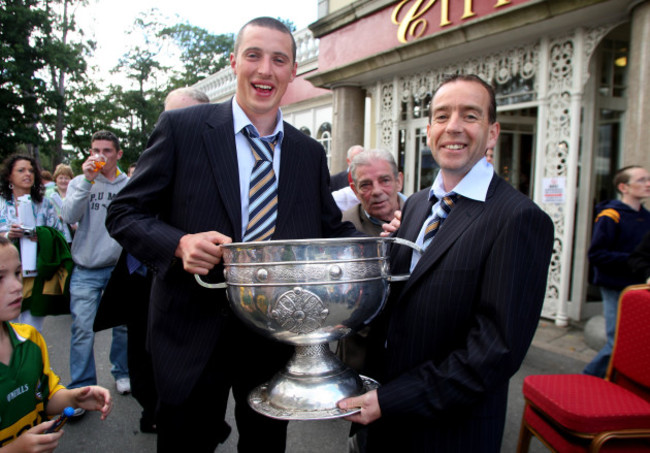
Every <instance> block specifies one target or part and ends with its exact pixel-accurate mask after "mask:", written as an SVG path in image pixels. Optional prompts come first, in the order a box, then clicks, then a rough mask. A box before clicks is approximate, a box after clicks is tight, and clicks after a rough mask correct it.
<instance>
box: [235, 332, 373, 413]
mask: <svg viewBox="0 0 650 453" xmlns="http://www.w3.org/2000/svg"><path fill="white" fill-rule="evenodd" d="M377 387H379V383H378V382H377V381H375V380H373V379H370V378H368V377H361V376H359V374H357V372H356V371H354V370H353V369H352V368H350V367H349V366H347V365H345V364H344V363H343V362H341V361H340V360H339V359H338V357H336V355H334V354H333V353H332V351H331V350H330V349H329V346H328V345H327V344H318V345H311V346H296V347H295V352H294V354H293V357H291V360H289V363H288V364H287V365H286V366H285V367H284V369H282V370H281V371H280V372H278V373H276V375H275V376H273V378H272V379H271V380H270V381H269V382H267V383H265V384H262V385H260V386H259V387H257V388H256V389H254V390H253V391H252V392H251V393H250V394H249V395H248V404H249V405H250V406H251V407H252V408H253V410H255V411H256V412H259V413H260V414H262V415H266V416H267V417H270V418H275V419H279V420H324V419H330V418H339V417H345V416H347V415H352V414H355V413H357V412H359V411H360V409H358V408H356V409H352V410H349V411H343V410H341V409H339V408H338V407H337V405H336V403H338V402H339V401H341V400H342V399H345V398H349V397H353V396H359V395H362V394H364V393H366V392H368V391H370V390H373V389H376V388H377Z"/></svg>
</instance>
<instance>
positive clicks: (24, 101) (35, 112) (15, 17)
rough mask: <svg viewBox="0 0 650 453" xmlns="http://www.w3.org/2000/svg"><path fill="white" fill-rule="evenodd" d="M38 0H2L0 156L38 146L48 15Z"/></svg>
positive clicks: (0, 23) (39, 141) (0, 15)
mask: <svg viewBox="0 0 650 453" xmlns="http://www.w3.org/2000/svg"><path fill="white" fill-rule="evenodd" d="M39 4H40V2H39V1H38V0H0V57H1V58H2V67H0V105H2V106H3V108H2V109H0V153H1V154H2V157H3V158H4V157H5V156H6V155H8V154H11V153H12V152H14V151H15V150H16V149H17V147H18V145H20V144H29V145H32V146H34V145H36V146H37V145H39V144H40V143H41V142H42V140H41V138H40V136H39V134H38V130H37V129H36V127H35V122H36V121H37V118H38V117H39V116H40V115H41V113H42V111H43V105H42V103H41V102H40V99H42V98H43V95H44V92H45V83H44V81H43V80H42V79H40V78H38V77H35V74H36V73H37V72H38V71H39V70H40V69H41V68H43V67H44V65H45V36H46V34H47V32H46V31H47V28H48V27H49V18H48V15H47V12H46V11H45V10H43V9H41V8H40V7H39Z"/></svg>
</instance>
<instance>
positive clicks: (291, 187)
mask: <svg viewBox="0 0 650 453" xmlns="http://www.w3.org/2000/svg"><path fill="white" fill-rule="evenodd" d="M295 134H296V132H295V131H293V130H291V128H290V127H288V125H287V123H286V122H285V123H284V138H283V139H282V148H281V156H280V178H279V180H278V217H277V220H276V224H275V231H276V233H277V232H281V231H282V229H283V228H284V226H285V224H286V223H287V222H288V220H289V219H290V218H291V216H292V215H299V213H292V212H291V206H294V203H295V202H294V197H295V196H296V194H297V192H298V190H300V186H301V182H303V181H302V179H301V172H300V168H301V158H302V155H301V153H300V152H298V150H297V149H296V145H295ZM279 237H281V235H279Z"/></svg>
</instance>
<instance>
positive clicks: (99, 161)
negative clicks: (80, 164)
mask: <svg viewBox="0 0 650 453" xmlns="http://www.w3.org/2000/svg"><path fill="white" fill-rule="evenodd" d="M94 157H95V169H94V170H93V171H94V172H95V173H97V172H98V171H100V170H101V169H102V167H103V166H104V165H106V157H104V155H103V154H100V153H97V154H95V155H94Z"/></svg>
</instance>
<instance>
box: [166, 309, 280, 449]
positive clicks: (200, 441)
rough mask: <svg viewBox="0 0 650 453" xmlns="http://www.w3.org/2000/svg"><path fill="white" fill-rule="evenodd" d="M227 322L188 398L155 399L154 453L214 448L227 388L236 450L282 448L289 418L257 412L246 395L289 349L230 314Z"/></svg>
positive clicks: (218, 439) (221, 427) (221, 433)
mask: <svg viewBox="0 0 650 453" xmlns="http://www.w3.org/2000/svg"><path fill="white" fill-rule="evenodd" d="M233 316H234V315H233ZM230 321H231V322H229V323H228V328H227V329H226V332H224V335H222V338H223V339H222V341H220V342H219V343H220V345H221V346H220V347H217V348H215V350H214V351H213V352H212V355H211V358H210V360H209V362H208V364H207V365H206V368H205V371H204V372H203V374H202V375H201V378H200V379H199V381H198V383H197V384H196V386H195V387H194V389H193V390H192V392H191V394H190V396H189V398H188V399H187V400H186V401H184V402H183V403H182V404H180V405H169V404H166V403H165V402H164V401H161V402H160V403H159V407H158V413H157V419H156V421H157V425H158V447H157V451H158V453H168V452H169V453H171V452H174V453H176V452H178V451H192V452H197V453H200V452H205V453H208V452H209V453H212V452H214V450H215V449H216V448H217V445H218V444H219V443H220V442H222V441H223V440H225V439H223V436H224V434H226V433H224V430H227V429H228V428H227V425H226V424H225V421H224V419H225V413H226V407H227V404H228V395H229V392H230V389H231V388H232V391H233V395H234V398H235V420H236V422H237V431H238V433H239V441H238V444H237V449H238V451H239V452H246V453H247V452H251V453H252V452H255V453H257V452H260V451H264V452H265V453H276V452H277V453H281V452H284V451H285V448H286V436H287V425H288V422H286V421H282V420H275V419H271V418H268V417H266V416H263V415H260V414H258V413H257V412H255V411H254V410H253V409H251V408H250V406H249V405H248V401H247V399H248V394H249V392H250V391H251V390H252V389H253V388H255V387H256V386H258V385H260V384H262V383H264V382H267V381H268V380H270V379H271V377H273V375H274V374H275V373H276V372H277V371H278V370H280V369H281V368H282V367H283V366H284V365H285V364H286V363H287V361H288V360H289V358H290V357H291V354H292V352H293V348H292V347H290V346H288V345H284V344H281V343H278V342H275V341H273V340H268V339H265V338H262V337H261V336H259V335H257V334H255V333H253V331H252V330H250V329H249V328H248V327H245V326H244V325H243V324H242V323H241V322H239V321H238V320H236V319H234V318H232V319H231V320H230Z"/></svg>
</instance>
